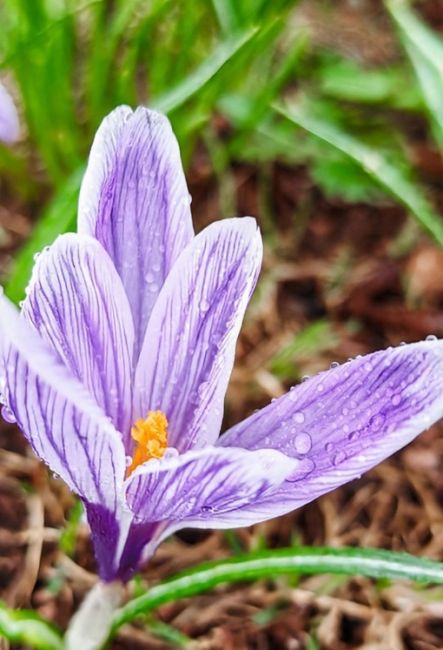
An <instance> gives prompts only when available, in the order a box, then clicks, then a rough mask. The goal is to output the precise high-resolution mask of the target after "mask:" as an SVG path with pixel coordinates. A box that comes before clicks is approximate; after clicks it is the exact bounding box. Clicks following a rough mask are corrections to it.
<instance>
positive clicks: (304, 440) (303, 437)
mask: <svg viewBox="0 0 443 650" xmlns="http://www.w3.org/2000/svg"><path fill="white" fill-rule="evenodd" d="M294 447H295V451H296V452H297V453H298V454H307V453H308V451H310V450H311V447H312V439H311V436H310V435H309V433H305V432H304V431H302V432H301V433H298V434H297V435H296V436H295V438H294Z"/></svg>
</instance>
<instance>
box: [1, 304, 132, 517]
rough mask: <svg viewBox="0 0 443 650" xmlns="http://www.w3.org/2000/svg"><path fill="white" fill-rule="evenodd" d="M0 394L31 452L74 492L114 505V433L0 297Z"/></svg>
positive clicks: (120, 465) (120, 475)
mask: <svg viewBox="0 0 443 650" xmlns="http://www.w3.org/2000/svg"><path fill="white" fill-rule="evenodd" d="M0 363H1V366H0V374H1V380H2V393H3V395H2V398H3V401H4V402H5V405H6V407H7V409H8V411H9V412H10V413H12V415H13V416H14V417H15V419H16V421H17V423H18V425H19V427H20V428H21V429H22V431H23V433H24V434H25V436H26V438H27V439H28V441H29V443H30V444H31V446H32V448H33V449H34V451H35V453H36V454H37V456H39V457H40V458H41V459H42V460H44V461H45V462H46V463H47V465H49V467H50V468H51V470H52V471H53V472H55V473H56V474H57V475H59V476H60V477H61V478H62V479H63V480H64V481H65V482H66V483H67V484H68V486H69V487H70V488H71V490H73V491H74V492H76V493H77V494H79V495H80V496H81V497H83V498H84V499H86V500H88V501H89V502H92V503H100V504H102V505H103V506H104V507H106V508H108V509H109V510H111V511H115V510H116V507H117V501H118V497H117V495H118V493H119V492H120V490H121V486H122V482H123V479H124V475H125V452H124V448H123V444H122V442H121V439H120V435H119V433H118V432H117V431H116V429H115V428H114V427H113V425H112V424H111V422H110V421H109V418H108V417H106V415H105V414H104V413H103V411H102V409H101V408H100V407H99V406H98V405H97V403H96V402H95V400H94V399H93V398H91V396H90V395H89V393H88V391H87V390H86V388H85V387H84V386H83V385H82V384H81V383H80V382H79V381H78V380H77V379H75V378H74V377H73V376H72V373H71V372H70V371H69V370H68V368H66V366H65V365H64V364H63V363H62V362H61V361H60V358H59V357H58V356H57V355H56V354H55V353H54V351H53V350H51V349H50V347H49V346H48V345H47V343H45V342H44V341H43V340H42V339H41V338H40V337H39V336H38V334H37V333H36V332H35V331H34V330H33V328H31V327H30V326H29V325H28V324H27V323H26V322H25V320H24V319H23V318H20V316H19V313H18V312H17V310H16V309H15V307H14V306H13V305H12V304H11V303H10V302H9V300H7V298H5V297H3V296H1V297H0Z"/></svg>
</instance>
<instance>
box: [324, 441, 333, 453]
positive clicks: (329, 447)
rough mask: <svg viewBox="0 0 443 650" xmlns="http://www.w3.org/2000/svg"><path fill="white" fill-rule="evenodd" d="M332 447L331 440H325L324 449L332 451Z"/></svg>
mask: <svg viewBox="0 0 443 650" xmlns="http://www.w3.org/2000/svg"><path fill="white" fill-rule="evenodd" d="M333 449H334V445H333V444H332V442H327V443H326V444H325V451H327V452H330V451H332V450H333Z"/></svg>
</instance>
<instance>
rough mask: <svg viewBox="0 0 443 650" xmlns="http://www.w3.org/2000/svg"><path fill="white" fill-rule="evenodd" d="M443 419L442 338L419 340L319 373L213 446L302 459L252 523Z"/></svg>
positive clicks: (312, 495)
mask: <svg viewBox="0 0 443 650" xmlns="http://www.w3.org/2000/svg"><path fill="white" fill-rule="evenodd" d="M442 416H443V341H426V342H421V343H414V344H410V345H404V346H400V347H398V348H394V349H392V348H391V349H389V350H385V351H381V352H375V353H374V354H370V355H367V356H365V357H361V358H359V359H356V360H353V361H350V362H348V363H345V364H343V365H342V366H339V367H337V368H334V369H331V370H329V371H327V372H323V373H320V374H319V375H317V376H316V377H313V378H311V379H309V380H308V381H305V382H303V383H302V384H300V385H299V386H297V387H295V388H294V389H293V390H292V391H290V392H289V393H287V394H286V395H284V396H283V397H281V398H279V399H278V400H276V401H274V402H273V403H272V404H270V405H269V406H267V407H266V408H264V409H262V410H261V411H258V412H257V413H255V414H254V415H252V416H251V417H249V418H247V419H246V420H244V422H241V423H240V424H238V425H237V426H234V427H233V428H232V429H230V430H229V431H227V432H226V433H225V434H224V435H223V436H222V437H221V438H220V441H219V445H220V446H221V447H226V448H229V447H231V446H236V447H237V446H239V447H243V448H246V449H251V450H254V449H259V448H263V447H272V448H274V449H278V450H280V451H281V452H283V453H284V454H287V455H288V456H291V457H293V458H297V459H299V460H300V461H301V463H302V464H301V465H300V466H299V467H298V468H297V470H296V472H295V473H294V475H293V476H291V477H289V478H288V479H287V480H286V481H285V482H284V483H283V484H282V485H281V486H280V487H278V489H277V490H276V491H275V492H274V494H273V495H272V496H270V495H267V497H266V498H265V499H261V500H260V501H258V502H257V504H256V505H255V506H254V507H253V508H252V510H254V511H255V513H256V516H257V521H258V520H261V519H267V518H269V517H275V516H278V515H281V514H283V513H285V512H289V511H291V510H293V509H295V508H298V507H299V506H302V505H304V504H305V503H308V502H309V501H312V500H313V499H316V498H317V497H319V496H321V495H322V494H325V493H326V492H329V491H331V490H333V489H335V488H337V487H339V486H340V485H342V484H344V483H347V482H348V481H351V480H352V479H355V478H359V477H360V475H361V474H362V473H363V472H366V471H367V470H369V469H371V468H372V467H374V466H375V465H377V464H378V463H380V462H381V461H382V460H384V459H385V458H387V457H388V456H390V455H391V454H393V453H394V452H395V451H397V450H398V449H400V448H401V447H404V446H405V445H406V444H407V443H409V442H411V440H413V439H414V438H415V437H416V436H417V435H418V434H419V433H421V432H422V431H423V430H424V429H426V428H428V427H429V426H430V425H431V424H433V423H434V422H436V421H437V420H439V419H440V418H441V417H442ZM251 514H252V513H251V512H248V513H245V518H247V520H248V521H249V520H250V517H251Z"/></svg>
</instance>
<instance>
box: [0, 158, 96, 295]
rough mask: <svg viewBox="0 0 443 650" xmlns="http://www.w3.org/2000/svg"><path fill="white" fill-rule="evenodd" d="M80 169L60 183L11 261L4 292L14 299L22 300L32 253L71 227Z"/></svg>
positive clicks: (72, 226) (31, 263)
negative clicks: (13, 261) (58, 188)
mask: <svg viewBox="0 0 443 650" xmlns="http://www.w3.org/2000/svg"><path fill="white" fill-rule="evenodd" d="M83 172H84V169H83V168H81V169H79V170H77V171H76V172H75V173H74V174H73V175H72V176H71V177H70V178H69V179H68V180H67V182H66V183H65V184H64V185H62V187H61V188H60V190H59V191H58V192H57V194H56V195H55V197H54V198H53V200H52V201H51V203H50V204H49V206H48V207H47V208H46V210H45V212H44V213H43V214H42V215H41V217H40V219H39V221H38V222H37V225H36V226H35V228H34V231H33V233H32V235H31V237H30V238H29V240H28V241H27V242H26V244H25V245H24V247H23V248H22V249H21V251H20V252H19V254H18V255H17V257H16V259H15V264H14V266H13V270H12V273H11V275H10V276H9V280H8V283H7V285H6V288H5V293H6V294H7V295H8V296H9V298H11V300H14V301H15V302H18V301H19V300H22V299H23V297H24V293H25V287H26V286H27V284H28V282H29V278H30V276H31V271H32V267H33V264H34V255H35V254H36V253H38V252H39V251H41V249H42V248H44V246H48V245H49V244H52V242H53V241H54V239H55V238H56V237H57V235H59V234H60V233H63V232H66V231H67V230H69V229H72V228H74V226H75V219H76V215H77V202H78V193H79V190H80V183H81V179H82V176H83Z"/></svg>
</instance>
